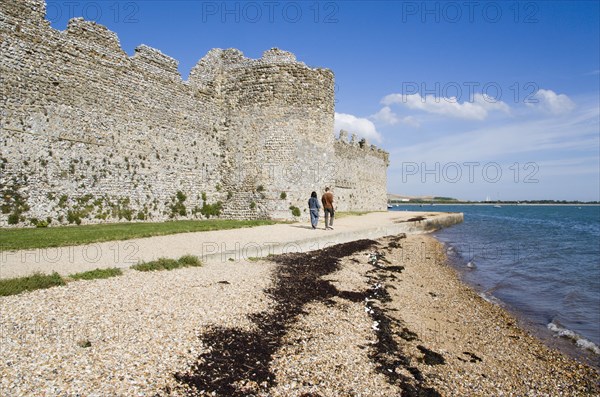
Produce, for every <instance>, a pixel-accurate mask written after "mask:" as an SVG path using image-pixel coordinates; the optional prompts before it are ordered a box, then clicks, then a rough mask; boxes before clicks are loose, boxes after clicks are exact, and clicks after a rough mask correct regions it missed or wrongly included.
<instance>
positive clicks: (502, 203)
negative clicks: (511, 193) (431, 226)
mask: <svg viewBox="0 0 600 397" xmlns="http://www.w3.org/2000/svg"><path fill="white" fill-rule="evenodd" d="M389 205H392V206H402V205H413V206H420V207H421V206H422V207H427V206H428V207H435V206H437V205H487V206H495V205H506V206H515V207H516V206H526V205H527V206H562V207H568V206H570V207H582V206H586V207H598V206H600V203H580V204H574V203H518V204H517V203H512V202H506V203H505V202H502V201H500V202H498V203H473V202H459V203H443V202H440V203H436V202H434V203H433V204H431V203H400V204H397V203H393V204H389Z"/></svg>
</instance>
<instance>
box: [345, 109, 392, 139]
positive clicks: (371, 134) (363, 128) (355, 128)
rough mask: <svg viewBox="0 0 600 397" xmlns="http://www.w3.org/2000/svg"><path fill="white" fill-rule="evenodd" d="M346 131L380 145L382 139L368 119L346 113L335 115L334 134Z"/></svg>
mask: <svg viewBox="0 0 600 397" xmlns="http://www.w3.org/2000/svg"><path fill="white" fill-rule="evenodd" d="M339 130H346V131H348V132H349V133H350V134H356V135H358V136H360V137H362V138H366V139H368V140H370V141H374V142H377V143H381V141H382V137H381V134H380V133H379V132H377V129H376V128H375V124H373V122H372V121H371V120H369V119H366V118H361V117H356V116H353V115H351V114H346V113H337V112H336V113H335V122H334V132H338V131H339Z"/></svg>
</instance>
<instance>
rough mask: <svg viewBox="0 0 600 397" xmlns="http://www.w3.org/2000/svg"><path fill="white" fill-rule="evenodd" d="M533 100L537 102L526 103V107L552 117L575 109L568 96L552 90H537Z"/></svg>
mask: <svg viewBox="0 0 600 397" xmlns="http://www.w3.org/2000/svg"><path fill="white" fill-rule="evenodd" d="M533 99H534V100H536V101H537V102H536V103H527V105H528V106H530V107H533V108H537V109H540V110H542V111H543V112H545V113H550V114H554V115H559V114H565V113H569V112H570V111H571V110H573V109H574V108H575V103H574V102H573V101H572V100H571V99H570V98H569V97H568V96H566V95H565V94H557V93H556V92H554V91H552V90H544V89H539V90H538V92H536V93H535V95H534V96H533Z"/></svg>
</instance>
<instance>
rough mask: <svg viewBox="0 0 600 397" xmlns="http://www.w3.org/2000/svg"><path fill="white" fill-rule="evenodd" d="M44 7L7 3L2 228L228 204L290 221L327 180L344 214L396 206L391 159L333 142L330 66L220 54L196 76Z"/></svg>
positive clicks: (202, 213)
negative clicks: (51, 17)
mask: <svg viewBox="0 0 600 397" xmlns="http://www.w3.org/2000/svg"><path fill="white" fill-rule="evenodd" d="M45 12H46V6H45V3H44V1H42V0H18V1H2V2H0V34H1V35H2V40H3V43H2V46H0V72H1V78H0V116H1V117H0V132H1V134H0V167H1V172H0V206H2V213H0V226H9V225H15V226H30V225H34V224H38V222H41V221H44V222H50V224H51V225H57V224H68V223H80V222H84V223H95V222H109V221H110V222H114V221H125V220H126V221H130V220H139V221H144V220H155V221H156V220H166V219H173V218H176V219H177V218H202V217H208V216H210V215H211V214H210V213H209V212H207V211H209V210H208V209H211V208H213V209H214V208H216V207H211V206H213V205H214V206H217V204H219V206H218V207H219V208H220V211H219V212H220V216H222V217H227V218H258V217H263V218H264V217H268V218H285V219H292V218H293V216H292V213H291V211H290V207H298V208H301V209H302V210H304V208H305V202H306V197H307V196H306V195H307V192H310V191H313V190H315V191H321V190H322V188H323V187H324V186H326V185H330V186H334V192H335V194H336V196H337V197H339V201H338V204H339V208H340V209H341V210H380V209H384V208H385V205H386V194H385V193H386V187H385V185H386V167H387V164H388V155H387V153H386V152H384V151H383V150H381V149H378V148H376V147H375V146H372V145H371V144H370V143H369V142H368V141H366V140H358V139H357V138H356V136H355V135H352V138H351V139H350V140H348V134H347V133H346V132H344V131H342V132H341V133H340V136H339V137H338V138H335V136H334V134H333V125H334V89H333V88H334V75H333V72H332V71H331V70H329V69H323V68H312V67H309V66H307V65H306V64H305V63H303V62H300V61H298V60H297V59H296V57H295V55H294V54H292V53H290V52H287V51H283V50H280V49H277V48H271V49H269V50H267V51H265V52H264V53H263V54H262V56H261V58H259V59H251V58H247V57H245V56H244V54H243V53H242V52H241V51H240V50H237V49H213V50H210V51H209V52H208V53H207V54H206V55H205V56H204V57H202V58H201V59H200V60H199V61H198V63H197V64H196V65H195V66H194V68H193V69H192V70H191V72H190V74H189V76H188V78H187V81H186V80H184V79H182V77H181V75H180V73H179V70H178V61H177V60H176V59H174V58H172V57H170V56H168V55H166V54H164V53H162V52H161V51H160V50H158V49H154V48H151V47H149V46H146V45H143V44H142V45H140V46H138V47H137V48H136V49H135V53H134V54H133V55H132V56H128V55H127V53H126V52H125V51H124V50H123V48H122V47H121V44H120V41H119V38H118V36H117V35H116V34H115V33H114V32H112V31H110V30H109V29H108V28H106V27H105V26H102V25H100V24H97V23H94V22H90V21H86V20H84V19H82V18H74V19H72V20H70V21H69V23H68V25H67V28H66V29H65V30H64V31H59V30H56V29H54V28H52V27H51V26H50V24H49V22H48V21H47V20H45ZM332 170H336V172H335V173H333V172H331V171H332ZM332 178H333V179H332ZM337 188H339V189H338V190H337V191H336V189H337ZM283 193H285V194H283ZM207 208H208V209H207ZM213 215H214V214H213Z"/></svg>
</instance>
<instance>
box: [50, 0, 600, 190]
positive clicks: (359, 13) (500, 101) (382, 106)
mask: <svg viewBox="0 0 600 397" xmlns="http://www.w3.org/2000/svg"><path fill="white" fill-rule="evenodd" d="M599 4H600V3H599V2H598V1H581V2H577V1H565V2H561V1H519V2H517V1H468V0H467V1H450V2H445V1H381V2H379V1H370V2H361V1H319V2H317V1H243V2H235V1H231V2H221V1H216V2H213V1H114V0H109V1H81V0H79V1H78V0H74V1H66V2H63V1H48V5H47V17H48V19H49V20H50V21H51V23H52V26H54V27H55V28H57V29H64V28H65V26H66V23H67V21H68V19H69V18H70V17H78V16H83V17H85V18H86V19H91V20H95V21H97V22H98V23H101V24H103V25H106V26H108V27H109V28H110V29H111V30H113V31H115V32H117V34H118V36H119V39H120V41H121V45H122V46H123V48H124V50H125V51H126V52H127V53H128V54H130V55H131V54H133V51H134V48H135V47H137V46H138V45H140V44H142V43H143V44H147V45H149V46H152V47H155V48H158V49H160V50H161V51H162V52H163V53H165V54H167V55H169V56H171V57H173V58H175V59H177V60H178V61H179V69H180V71H181V74H182V76H183V78H184V79H187V75H188V73H189V71H190V69H191V68H192V67H193V66H194V65H195V64H196V62H197V61H198V60H199V59H200V58H201V57H202V56H204V55H205V54H206V53H207V52H208V51H209V50H210V49H211V48H231V47H233V48H238V49H240V50H241V51H242V52H244V54H245V55H246V56H247V57H250V58H259V57H260V56H261V54H262V52H263V51H265V50H268V49H270V48H272V47H278V48H281V49H284V50H287V51H291V52H293V53H294V54H296V56H297V58H298V60H300V61H302V62H304V63H306V64H307V65H309V66H313V67H327V68H330V69H332V70H333V72H334V73H335V79H336V130H339V129H340V128H344V129H346V130H348V131H350V132H355V133H357V134H358V135H361V136H364V137H367V138H368V139H369V140H370V141H371V142H372V143H375V144H376V145H378V146H380V147H382V148H384V149H385V150H387V151H388V152H389V153H390V159H391V164H390V167H389V170H388V191H390V192H393V193H399V194H406V195H434V196H452V197H457V198H461V199H470V200H484V199H485V198H486V197H490V198H491V199H501V200H511V199H515V200H525V199H558V200H584V201H588V200H600V159H599V154H600V111H599V108H600V50H599V48H600V26H599V20H600V11H599V8H600V7H599ZM339 166H343V165H339Z"/></svg>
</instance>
